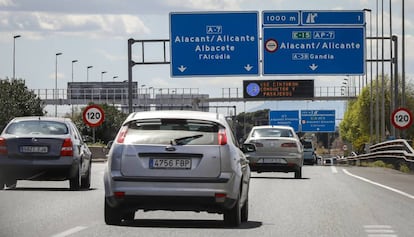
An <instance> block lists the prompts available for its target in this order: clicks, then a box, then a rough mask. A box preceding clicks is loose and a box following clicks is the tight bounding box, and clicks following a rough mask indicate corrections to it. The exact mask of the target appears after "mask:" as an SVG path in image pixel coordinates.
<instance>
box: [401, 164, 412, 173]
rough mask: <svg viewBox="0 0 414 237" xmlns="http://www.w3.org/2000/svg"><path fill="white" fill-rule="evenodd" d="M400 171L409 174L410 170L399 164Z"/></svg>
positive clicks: (405, 165)
mask: <svg viewBox="0 0 414 237" xmlns="http://www.w3.org/2000/svg"><path fill="white" fill-rule="evenodd" d="M400 171H401V172H404V173H410V171H411V170H410V168H409V167H408V166H407V164H404V163H401V164H400Z"/></svg>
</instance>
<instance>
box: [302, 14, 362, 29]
mask: <svg viewBox="0 0 414 237" xmlns="http://www.w3.org/2000/svg"><path fill="white" fill-rule="evenodd" d="M301 20H302V25H313V26H318V25H319V26H320V25H337V26H345V25H360V26H362V25H364V24H365V13H364V11H301Z"/></svg>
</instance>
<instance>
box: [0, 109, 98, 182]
mask: <svg viewBox="0 0 414 237" xmlns="http://www.w3.org/2000/svg"><path fill="white" fill-rule="evenodd" d="M91 157H92V154H91V151H90V150H89V148H88V146H87V145H86V143H84V142H83V140H82V137H81V135H80V133H79V131H78V129H77V128H76V126H75V124H74V123H73V122H72V121H71V120H70V119H68V118H53V117H18V118H14V119H13V120H11V121H10V122H9V123H8V125H7V126H6V127H5V128H4V130H3V132H2V133H1V136H0V189H3V188H4V185H6V187H7V188H15V187H16V183H17V180H42V181H43V180H69V185H70V189H72V190H78V189H81V188H82V189H89V187H90V184H91V161H92V160H91Z"/></svg>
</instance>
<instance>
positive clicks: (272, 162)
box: [245, 125, 303, 179]
mask: <svg viewBox="0 0 414 237" xmlns="http://www.w3.org/2000/svg"><path fill="white" fill-rule="evenodd" d="M245 144H254V145H255V146H256V151H255V152H252V153H249V154H248V155H247V158H248V160H249V165H250V169H251V171H257V172H286V173H287V172H294V173H295V178H296V179H301V178H302V166H303V146H302V144H301V142H300V139H299V137H298V136H297V134H296V133H295V131H294V130H293V128H292V127H290V126H272V125H264V126H255V127H253V128H252V130H251V131H250V133H249V135H248V137H247V139H246V141H245Z"/></svg>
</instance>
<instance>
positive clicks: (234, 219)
mask: <svg viewBox="0 0 414 237" xmlns="http://www.w3.org/2000/svg"><path fill="white" fill-rule="evenodd" d="M224 223H225V224H226V225H228V226H232V227H237V226H239V225H240V224H241V208H240V194H239V196H238V197H237V200H236V203H235V204H234V206H233V208H231V209H230V210H226V211H225V212H224Z"/></svg>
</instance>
